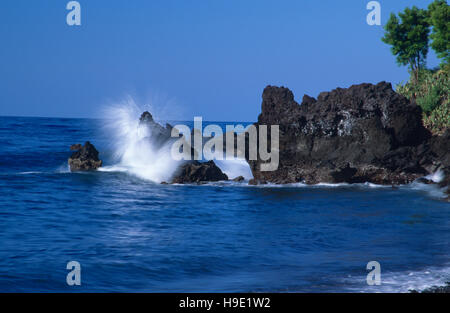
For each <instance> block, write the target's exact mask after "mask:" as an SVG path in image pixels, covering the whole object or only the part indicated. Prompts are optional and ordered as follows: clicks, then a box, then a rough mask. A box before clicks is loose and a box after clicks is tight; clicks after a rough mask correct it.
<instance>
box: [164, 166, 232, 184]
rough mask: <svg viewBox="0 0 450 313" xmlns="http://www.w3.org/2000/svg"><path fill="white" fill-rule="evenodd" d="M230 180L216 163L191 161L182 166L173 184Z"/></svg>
mask: <svg viewBox="0 0 450 313" xmlns="http://www.w3.org/2000/svg"><path fill="white" fill-rule="evenodd" d="M221 180H228V176H227V175H226V174H224V173H223V172H222V170H221V169H220V168H219V167H218V166H217V165H216V164H215V163H214V161H208V162H203V163H201V162H198V161H191V162H188V163H186V164H184V165H182V166H181V167H180V168H179V169H178V171H177V174H176V175H175V178H173V180H172V183H173V184H189V183H202V182H215V181H221Z"/></svg>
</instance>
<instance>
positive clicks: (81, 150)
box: [68, 141, 102, 172]
mask: <svg viewBox="0 0 450 313" xmlns="http://www.w3.org/2000/svg"><path fill="white" fill-rule="evenodd" d="M70 150H77V151H75V152H74V153H72V155H71V156H70V158H69V161H68V162H69V167H70V171H72V172H75V171H91V170H96V169H97V168H99V167H100V166H102V160H100V159H99V158H98V151H97V149H95V147H94V146H93V145H92V144H91V143H90V142H89V141H86V143H85V144H84V146H82V145H81V144H76V145H72V146H71V147H70Z"/></svg>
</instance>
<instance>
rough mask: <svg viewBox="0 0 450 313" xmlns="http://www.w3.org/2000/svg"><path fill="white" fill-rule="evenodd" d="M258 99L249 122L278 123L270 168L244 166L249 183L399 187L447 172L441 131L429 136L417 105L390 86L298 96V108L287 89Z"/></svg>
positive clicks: (363, 86) (269, 91) (270, 89)
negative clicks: (255, 115) (257, 112)
mask: <svg viewBox="0 0 450 313" xmlns="http://www.w3.org/2000/svg"><path fill="white" fill-rule="evenodd" d="M262 98H263V101H262V112H261V114H260V115H259V117H258V122H257V123H256V124H255V125H257V126H258V125H279V127H280V138H279V150H280V156H279V166H278V169H277V170H275V171H268V172H263V171H261V170H260V165H261V161H260V160H257V161H250V160H249V161H248V163H249V164H250V168H251V170H252V173H253V176H254V178H255V180H256V181H267V182H273V183H293V182H301V181H304V182H306V183H310V184H315V183H319V182H329V183H340V182H348V183H360V182H372V183H377V184H405V183H409V182H411V181H413V180H415V179H417V178H419V177H422V176H424V175H426V174H429V173H432V172H435V171H436V170H438V169H441V170H448V169H449V166H450V162H449V161H450V160H449V158H450V155H449V151H450V148H449V144H450V140H449V134H448V132H447V133H446V134H445V135H444V136H440V137H432V136H431V134H430V133H429V132H428V131H427V130H426V129H425V128H424V127H423V125H422V120H421V109H420V107H418V106H417V105H416V104H415V103H411V102H410V101H409V100H407V99H406V98H405V97H403V96H401V95H399V94H397V93H396V92H394V91H393V90H392V86H391V84H390V83H386V82H381V83H379V84H377V85H372V84H360V85H354V86H351V87H350V88H347V89H343V88H337V89H335V90H333V91H331V92H323V93H321V94H319V96H318V98H317V99H314V98H312V97H309V96H307V95H305V96H304V97H303V101H302V103H301V104H298V103H297V102H296V101H295V100H294V95H293V93H292V92H291V91H290V90H289V89H287V88H284V87H273V86H267V87H266V88H265V89H264V92H263V95H262ZM269 139H270V136H269ZM269 142H270V141H269ZM269 145H270V143H269ZM448 177H449V176H447V178H448Z"/></svg>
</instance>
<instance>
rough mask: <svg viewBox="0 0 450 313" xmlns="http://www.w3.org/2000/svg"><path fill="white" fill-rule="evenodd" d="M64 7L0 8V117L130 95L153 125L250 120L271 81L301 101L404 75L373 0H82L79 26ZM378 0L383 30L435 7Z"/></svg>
mask: <svg viewBox="0 0 450 313" xmlns="http://www.w3.org/2000/svg"><path fill="white" fill-rule="evenodd" d="M67 2H68V1H65V0H40V1H29V0H2V1H1V3H0V18H1V24H0V38H1V48H0V70H1V76H0V115H17V116H54V117H99V116H100V114H101V113H100V112H101V109H102V108H104V107H105V106H107V105H109V104H112V103H116V102H120V101H122V100H123V99H124V98H126V97H127V96H128V95H131V96H132V97H133V99H135V101H136V102H137V103H138V104H140V105H142V106H143V107H144V106H145V105H146V104H148V103H152V106H153V107H154V108H157V111H159V112H166V113H165V115H166V116H160V118H167V119H186V120H192V119H193V117H194V115H195V116H202V117H203V119H204V120H213V121H254V120H256V118H257V116H258V114H259V113H260V108H261V93H262V90H263V88H264V87H265V86H266V85H268V84H270V85H284V86H287V87H289V88H290V89H291V90H292V91H293V92H294V94H295V98H296V100H297V101H300V100H301V99H302V97H303V94H305V93H306V94H309V95H311V96H314V97H315V96H317V95H318V93H319V92H321V91H327V90H331V89H334V88H336V87H348V86H350V85H352V84H358V83H362V82H371V83H377V82H379V81H382V80H386V81H390V82H393V84H394V85H395V84H396V83H397V82H399V81H404V80H406V79H407V78H408V73H407V70H406V68H404V67H399V66H397V64H396V63H395V58H394V57H393V56H392V55H391V53H390V51H389V47H388V46H387V45H385V44H384V43H382V42H381V40H380V38H381V37H382V35H383V30H382V27H381V26H369V25H367V23H366V16H367V14H368V13H369V11H368V10H366V5H367V3H368V2H369V0H343V1H336V0H321V1H317V0H293V1H284V0H280V1H265V0H258V1H256V0H252V1H251V0H239V1H238V0H226V1H225V0H216V1H212V0H192V1H187V0H185V1H181V0H180V1H174V0H164V1H157V0H152V1H145V0H133V1H125V0H121V1H119V0H109V1H100V0H96V1H93V0H79V2H80V4H81V15H82V16H81V23H82V25H81V26H68V25H67V24H66V15H67V13H68V11H67V10H66V4H67ZM379 2H380V3H381V8H382V21H381V22H382V24H384V23H386V21H387V18H388V16H389V13H390V12H399V11H401V10H403V9H404V8H405V7H406V6H412V5H417V6H419V7H426V6H427V5H428V4H429V3H430V2H431V0H430V1H419V0H417V1H414V0H396V1H392V0H380V1H379ZM428 64H429V66H435V65H437V64H438V61H437V60H436V57H435V56H434V53H432V52H431V50H430V56H429V62H428Z"/></svg>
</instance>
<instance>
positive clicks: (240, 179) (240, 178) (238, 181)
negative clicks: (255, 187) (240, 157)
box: [232, 176, 245, 183]
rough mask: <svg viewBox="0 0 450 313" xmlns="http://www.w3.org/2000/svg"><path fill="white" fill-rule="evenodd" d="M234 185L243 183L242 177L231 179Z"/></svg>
mask: <svg viewBox="0 0 450 313" xmlns="http://www.w3.org/2000/svg"><path fill="white" fill-rule="evenodd" d="M232 180H233V181H234V182H236V183H240V182H243V181H244V180H245V178H244V176H238V177H235V178H233V179H232Z"/></svg>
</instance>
